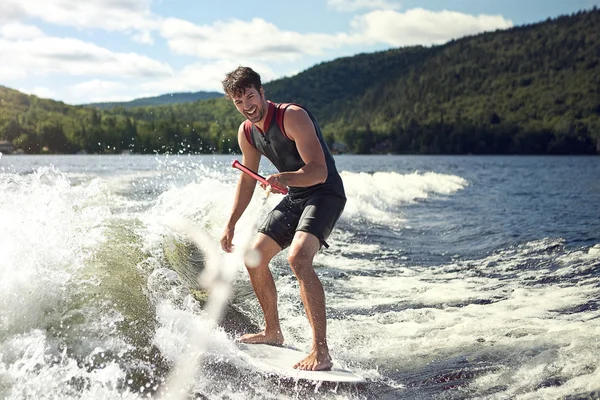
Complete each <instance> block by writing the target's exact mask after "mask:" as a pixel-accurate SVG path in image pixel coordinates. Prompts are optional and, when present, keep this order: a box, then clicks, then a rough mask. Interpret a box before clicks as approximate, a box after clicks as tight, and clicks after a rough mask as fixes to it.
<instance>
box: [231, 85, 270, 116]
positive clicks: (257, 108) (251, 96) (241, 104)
mask: <svg viewBox="0 0 600 400" xmlns="http://www.w3.org/2000/svg"><path fill="white" fill-rule="evenodd" d="M232 100H233V104H235V107H236V108H237V109H238V111H239V112H240V113H241V114H242V115H243V116H244V117H246V118H247V119H248V120H249V121H250V122H252V123H254V124H255V123H257V122H260V121H261V120H262V119H263V117H264V116H265V111H266V109H267V108H266V101H265V98H264V96H263V91H262V88H261V89H260V90H256V88H254V87H249V88H247V89H246V91H245V92H244V93H241V94H239V95H234V96H233V97H232Z"/></svg>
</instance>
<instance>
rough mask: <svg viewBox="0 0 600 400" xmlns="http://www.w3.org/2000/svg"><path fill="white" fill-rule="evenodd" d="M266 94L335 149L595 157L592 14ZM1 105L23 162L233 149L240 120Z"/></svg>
mask: <svg viewBox="0 0 600 400" xmlns="http://www.w3.org/2000/svg"><path fill="white" fill-rule="evenodd" d="M259 72H260V71H259ZM265 89H266V92H267V96H268V97H269V98H270V99H272V100H275V101H285V102H290V101H294V102H298V103H300V104H303V105H305V106H307V108H309V109H310V110H311V111H312V112H313V114H315V115H316V116H317V118H318V119H319V122H320V124H321V126H322V127H323V130H324V133H325V136H326V140H327V141H328V142H329V144H330V145H331V146H332V147H333V148H334V150H339V151H348V152H355V153H372V152H377V153H381V152H394V153H428V154H440V153H441V154H465V153H474V154H590V153H596V152H600V94H599V93H600V11H598V10H597V9H596V8H594V9H592V10H589V11H585V12H579V13H577V14H574V15H570V16H563V17H559V18H556V19H549V20H547V21H544V22H541V23H538V24H532V25H527V26H520V27H515V28H512V29H509V30H505V31H497V32H490V33H485V34H480V35H476V36H471V37H466V38H462V39H459V40H455V41H451V42H449V43H447V44H445V45H441V46H433V47H408V48H400V49H393V50H389V51H385V52H378V53H372V54H360V55H357V56H354V57H347V58H343V59H338V60H334V61H332V62H327V63H322V64H319V65H316V66H314V67H312V68H310V69H308V70H306V71H304V72H302V73H300V74H298V75H296V76H294V77H291V78H285V79H280V80H277V81H273V82H269V83H267V84H265ZM0 96H1V97H0V99H2V100H3V101H2V102H0V138H4V139H8V140H10V141H12V142H13V143H14V144H15V145H17V146H18V147H21V148H23V149H25V150H26V151H28V152H38V151H51V152H74V151H77V150H80V149H84V150H86V151H88V152H120V151H121V150H123V149H131V150H133V151H135V152H155V151H157V152H198V151H200V152H230V151H237V150H238V149H237V144H236V130H237V126H238V125H239V123H240V122H241V120H242V117H241V116H240V115H239V114H238V113H237V111H236V110H235V108H234V107H233V105H232V104H231V102H229V101H227V100H226V99H224V98H217V99H209V100H200V101H196V102H193V103H183V104H173V105H168V106H145V107H133V108H130V107H122V106H120V107H116V108H114V109H110V110H98V109H95V108H86V107H71V106H67V105H64V104H62V103H56V102H52V101H50V100H41V99H38V98H36V97H35V96H25V95H23V94H18V92H14V91H10V90H9V89H6V88H2V87H0ZM44 148H46V149H44Z"/></svg>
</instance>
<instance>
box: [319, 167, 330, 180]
mask: <svg viewBox="0 0 600 400" xmlns="http://www.w3.org/2000/svg"><path fill="white" fill-rule="evenodd" d="M327 172H328V171H327V165H319V169H318V174H317V177H318V179H319V181H318V182H317V183H325V181H326V180H327V175H328V174H327Z"/></svg>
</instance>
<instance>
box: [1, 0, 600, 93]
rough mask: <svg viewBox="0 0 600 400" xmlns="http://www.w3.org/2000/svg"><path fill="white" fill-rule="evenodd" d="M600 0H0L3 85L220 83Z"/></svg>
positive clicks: (181, 88)
mask: <svg viewBox="0 0 600 400" xmlns="http://www.w3.org/2000/svg"><path fill="white" fill-rule="evenodd" d="M599 4H600V0H495V1H492V0H445V1H442V0H421V1H418V2H417V1H412V0H410V1H409V0H405V1H395V0H302V1H287V0H285V1H283V0H281V1H277V0H276V1H272V2H268V3H267V2H256V1H237V0H229V1H218V0H217V1H214V0H213V1H205V0H85V1H73V0H2V1H1V2H0V54H2V62H0V85H4V86H7V87H10V88H14V89H17V90H20V91H22V92H25V93H31V94H36V95H38V96H40V97H44V98H52V99H55V100H61V101H64V102H66V103H68V104H82V103H88V102H96V101H121V100H131V99H133V98H138V97H145V96H154V95H159V94H164V93H171V92H187V91H198V90H216V91H221V86H220V85H221V83H220V81H221V80H222V79H223V76H224V74H225V73H226V72H228V71H230V70H232V69H234V68H235V67H237V66H238V65H249V66H251V67H253V68H255V69H256V70H257V71H258V72H259V73H260V74H261V75H262V77H263V82H267V81H270V80H272V79H276V78H279V77H283V76H292V75H294V74H296V73H298V72H300V71H302V70H304V69H306V68H309V67H311V66H313V65H315V64H317V63H319V62H323V61H329V60H333V59H335V58H338V57H342V56H348V55H354V54H357V53H363V52H372V51H377V50H384V49H389V48H396V47H401V46H408V45H417V44H421V45H426V46H430V45H435V44H441V43H445V42H446V41H448V40H450V39H454V38H459V37H463V36H466V35H470V34H475V33H479V32H484V31H493V30H496V29H506V28H510V27H512V26H515V25H522V24H528V23H535V22H539V21H543V20H545V19H546V18H548V17H556V16H558V15H562V14H570V13H573V12H576V11H578V10H582V9H589V8H591V7H593V6H598V5H599Z"/></svg>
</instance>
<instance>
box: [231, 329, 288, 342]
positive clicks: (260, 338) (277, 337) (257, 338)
mask: <svg viewBox="0 0 600 400" xmlns="http://www.w3.org/2000/svg"><path fill="white" fill-rule="evenodd" d="M240 342H241V343H249V344H257V343H263V344H270V345H272V346H281V345H282V344H283V334H282V333H281V331H275V332H273V333H270V332H269V333H267V332H266V331H262V332H260V333H247V334H245V335H243V336H242V337H240Z"/></svg>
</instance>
